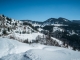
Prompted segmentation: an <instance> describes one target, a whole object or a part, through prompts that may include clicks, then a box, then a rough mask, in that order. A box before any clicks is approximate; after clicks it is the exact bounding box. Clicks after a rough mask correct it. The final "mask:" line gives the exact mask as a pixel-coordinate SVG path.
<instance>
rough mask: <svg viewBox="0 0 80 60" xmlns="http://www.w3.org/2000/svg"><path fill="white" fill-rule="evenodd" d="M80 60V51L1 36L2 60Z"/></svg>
mask: <svg viewBox="0 0 80 60" xmlns="http://www.w3.org/2000/svg"><path fill="white" fill-rule="evenodd" d="M74 59H78V60H80V52H78V51H73V50H70V49H65V48H61V47H55V46H46V45H41V44H31V45H28V44H23V43H20V42H18V41H16V40H11V39H7V38H0V60H74Z"/></svg>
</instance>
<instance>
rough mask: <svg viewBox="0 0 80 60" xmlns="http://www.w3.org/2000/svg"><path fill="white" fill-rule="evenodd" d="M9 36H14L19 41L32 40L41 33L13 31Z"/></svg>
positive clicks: (41, 35)
mask: <svg viewBox="0 0 80 60" xmlns="http://www.w3.org/2000/svg"><path fill="white" fill-rule="evenodd" d="M9 36H13V37H15V39H16V40H19V41H21V42H23V41H25V40H28V42H32V40H36V37H37V36H40V37H43V34H42V33H39V32H38V33H30V34H19V33H13V34H11V35H9Z"/></svg>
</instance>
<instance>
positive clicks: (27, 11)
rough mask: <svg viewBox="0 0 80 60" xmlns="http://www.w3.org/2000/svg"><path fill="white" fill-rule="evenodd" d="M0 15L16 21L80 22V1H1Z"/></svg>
mask: <svg viewBox="0 0 80 60" xmlns="http://www.w3.org/2000/svg"><path fill="white" fill-rule="evenodd" d="M0 14H4V15H5V16H8V17H10V18H13V19H16V20H27V19H28V20H34V21H45V20H47V19H49V18H59V17H63V18H67V19H69V20H80V0H0Z"/></svg>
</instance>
